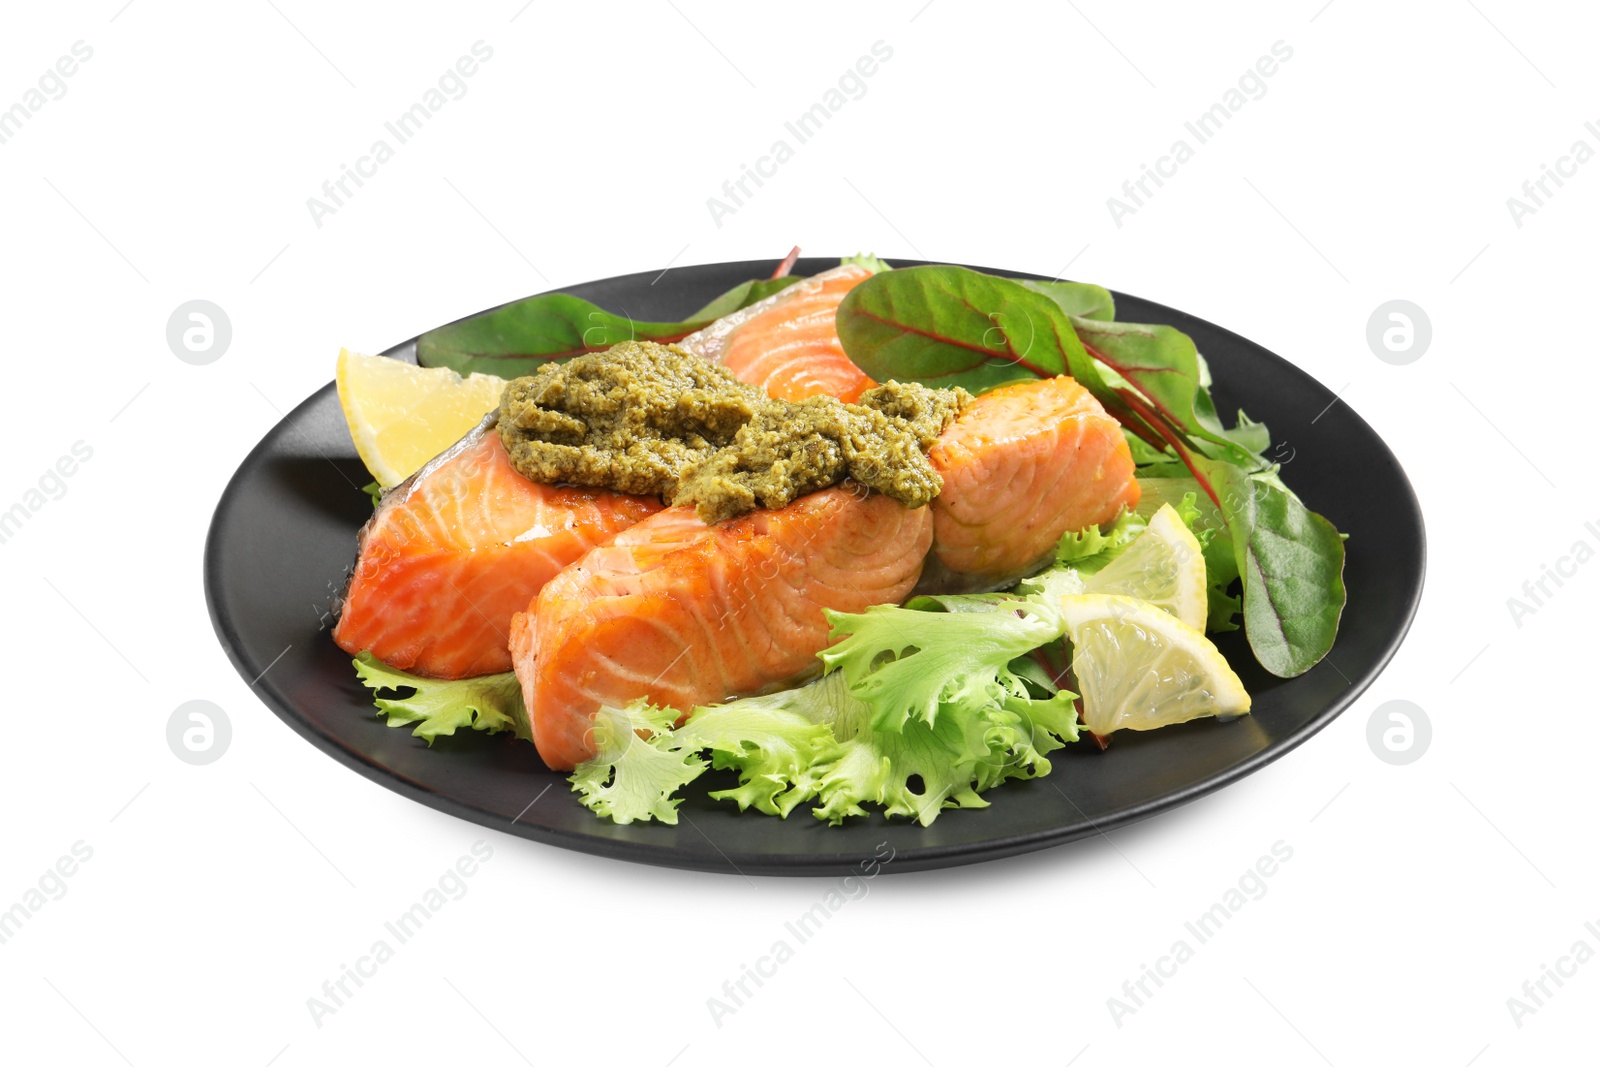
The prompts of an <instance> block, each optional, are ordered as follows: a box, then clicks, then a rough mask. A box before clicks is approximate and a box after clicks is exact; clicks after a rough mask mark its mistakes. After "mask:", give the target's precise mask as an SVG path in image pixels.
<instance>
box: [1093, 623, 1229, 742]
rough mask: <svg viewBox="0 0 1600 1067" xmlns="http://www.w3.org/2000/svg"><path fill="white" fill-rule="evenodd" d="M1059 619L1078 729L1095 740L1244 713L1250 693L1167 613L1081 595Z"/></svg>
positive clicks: (1213, 651)
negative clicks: (1078, 705)
mask: <svg viewBox="0 0 1600 1067" xmlns="http://www.w3.org/2000/svg"><path fill="white" fill-rule="evenodd" d="M1061 615H1062V619H1063V621H1064V622H1065V623H1066V628H1067V636H1068V637H1070V638H1071V640H1072V670H1073V674H1074V675H1075V676H1076V677H1077V687H1078V691H1079V692H1080V693H1081V694H1082V695H1083V718H1084V724H1085V725H1086V726H1088V728H1089V729H1090V730H1092V731H1094V732H1095V733H1097V734H1100V735H1102V736H1103V735H1105V734H1109V733H1112V732H1113V731H1116V730H1154V729H1157V728H1159V727H1162V726H1170V725H1172V724H1173V723H1180V722H1188V721H1189V720H1190V719H1199V718H1203V717H1205V716H1208V715H1222V716H1233V715H1242V714H1244V713H1245V712H1247V711H1249V710H1250V694H1249V693H1247V692H1245V689H1244V684H1243V683H1242V682H1240V681H1239V676H1238V675H1237V674H1235V673H1234V672H1233V668H1232V667H1229V666H1228V661H1227V660H1225V659H1223V657H1222V653H1221V652H1218V651H1217V647H1216V646H1215V645H1213V644H1212V643H1211V642H1210V641H1209V640H1207V639H1206V636H1205V634H1203V633H1201V632H1200V631H1199V630H1197V629H1196V628H1194V627H1192V626H1190V625H1188V624H1187V623H1184V622H1181V621H1179V620H1178V619H1176V618H1174V617H1173V616H1172V615H1171V614H1170V613H1169V612H1167V611H1165V610H1163V609H1161V608H1158V607H1156V606H1155V605H1153V604H1150V603H1148V602H1146V601H1143V600H1136V599H1134V598H1133V597H1129V596H1117V595H1114V594H1108V593H1081V594H1075V595H1068V596H1064V597H1062V598H1061Z"/></svg>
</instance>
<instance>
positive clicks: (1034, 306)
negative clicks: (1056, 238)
mask: <svg viewBox="0 0 1600 1067" xmlns="http://www.w3.org/2000/svg"><path fill="white" fill-rule="evenodd" d="M1062 284H1064V283H1038V282H1034V283H1029V282H1020V281H1014V280H1011V279H1008V278H999V277H994V276H992V275H987V274H980V273H978V272H977V271H972V270H968V269H966V268H964V267H951V266H921V267H909V268H906V269H902V270H896V271H890V272H887V273H883V274H877V275H874V276H873V277H871V278H869V279H867V280H866V281H864V282H862V283H861V284H860V285H858V286H856V287H855V288H854V289H852V290H851V291H850V293H849V294H848V295H847V296H846V297H845V299H844V303H843V304H841V305H840V308H839V316H838V329H839V338H840V340H841V341H842V342H843V344H844V349H845V352H846V353H847V354H848V355H849V356H850V358H851V359H852V360H854V361H855V363H856V364H857V365H858V366H860V367H861V369H862V370H864V371H865V372H866V373H867V374H869V375H871V376H872V377H874V378H877V379H879V380H880V381H881V380H887V379H891V378H894V379H898V380H901V381H905V380H912V381H920V382H923V383H924V384H929V385H964V386H966V387H967V388H968V389H970V390H972V391H973V392H978V391H981V390H983V389H986V388H992V387H993V386H996V385H999V384H1003V383H1005V382H1009V381H1016V380H1025V379H1027V378H1030V377H1036V376H1047V375H1054V374H1070V375H1071V376H1072V377H1073V378H1075V379H1076V380H1077V381H1078V382H1079V383H1080V384H1081V385H1083V386H1084V388H1086V389H1088V390H1089V391H1090V392H1091V393H1093V394H1094V396H1095V398H1096V399H1098V400H1099V401H1100V403H1101V404H1102V405H1103V406H1104V407H1105V409H1106V410H1107V411H1108V412H1109V413H1110V414H1112V415H1113V416H1115V417H1116V418H1117V419H1118V421H1120V422H1121V423H1122V424H1123V428H1124V432H1125V433H1126V434H1127V436H1128V438H1129V443H1130V446H1131V447H1132V448H1133V449H1134V455H1135V459H1136V461H1137V462H1138V463H1139V474H1140V476H1141V479H1142V478H1144V477H1162V478H1170V477H1186V478H1190V479H1192V480H1193V483H1194V485H1195V486H1196V487H1197V488H1198V490H1199V491H1200V492H1201V493H1203V494H1204V496H1205V497H1206V498H1208V499H1209V500H1210V502H1211V503H1212V504H1213V505H1214V506H1215V507H1216V508H1217V510H1218V512H1219V513H1220V516H1221V518H1222V523H1221V527H1220V529H1219V530H1218V532H1217V535H1216V537H1215V538H1214V540H1213V543H1214V544H1216V545H1217V548H1216V549H1215V552H1216V554H1218V555H1219V556H1220V555H1221V554H1223V553H1225V552H1231V554H1232V556H1233V566H1234V568H1235V570H1236V572H1237V574H1238V575H1239V576H1240V577H1242V579H1243V605H1242V610H1243V616H1244V623H1245V631H1246V635H1247V636H1248V638H1249V640H1250V647H1251V650H1252V651H1253V652H1254V653H1255V655H1256V658H1257V659H1258V660H1259V661H1260V662H1261V664H1262V666H1264V667H1266V668H1267V670H1269V671H1271V672H1272V673H1273V674H1276V675H1279V676H1280V677H1293V676H1295V675H1298V674H1303V673H1304V672H1306V671H1308V670H1310V669H1311V668H1312V667H1313V666H1314V665H1316V664H1317V663H1318V662H1319V661H1320V660H1321V659H1322V658H1323V657H1324V656H1326V655H1327V654H1328V650H1329V649H1330V648H1332V647H1333V641H1334V638H1335V636H1336V635H1337V633H1338V629H1339V616H1340V614H1341V613H1342V612H1343V610H1344V602H1345V588H1344V579H1343V574H1344V538H1343V537H1342V536H1341V535H1340V533H1339V532H1338V531H1337V530H1336V529H1335V528H1334V527H1333V524H1332V523H1330V522H1329V521H1328V520H1327V519H1325V518H1323V517H1322V516H1321V515H1318V514H1316V513H1315V512H1313V511H1310V510H1308V509H1307V508H1306V507H1305V505H1304V504H1302V503H1301V501H1300V499H1299V497H1297V496H1295V495H1294V493H1293V492H1292V491H1291V490H1290V489H1289V488H1288V486H1286V485H1285V484H1284V483H1283V480H1282V478H1281V477H1280V476H1279V470H1278V464H1276V463H1274V462H1272V461H1271V460H1270V459H1268V458H1267V455H1266V453H1267V450H1268V449H1269V448H1270V446H1271V438H1270V436H1269V434H1268V433H1267V429H1266V427H1265V426H1264V425H1262V424H1261V423H1259V422H1255V421H1254V420H1252V419H1250V418H1249V417H1248V416H1246V415H1245V414H1244V413H1243V412H1240V413H1239V418H1238V420H1237V423H1236V425H1234V426H1233V427H1231V428H1230V427H1224V426H1223V424H1222V420H1221V419H1220V418H1219V416H1218V414H1217V410H1216V404H1215V401H1214V400H1213V399H1212V396H1211V374H1210V370H1209V369H1208V368H1207V366H1206V363H1205V360H1204V359H1203V358H1202V357H1201V355H1200V353H1199V352H1198V351H1197V350H1196V349H1195V345H1194V342H1193V341H1192V340H1191V339H1190V338H1189V337H1188V336H1187V335H1186V334H1184V333H1182V332H1181V331H1179V330H1175V329H1172V328H1171V327H1169V326H1147V325H1139V324H1133V323H1122V322H1115V321H1112V320H1110V318H1109V313H1110V308H1109V306H1107V307H1105V308H1104V309H1100V308H1099V307H1094V308H1092V309H1091V310H1095V311H1103V313H1104V314H1105V315H1106V316H1107V317H1091V316H1090V315H1086V314H1083V313H1082V311H1083V310H1084V308H1083V306H1082V304H1081V303H1080V304H1078V305H1077V307H1076V309H1075V306H1074V301H1075V300H1077V301H1084V300H1085V297H1084V294H1083V293H1078V294H1077V296H1076V297H1074V296H1071V295H1065V294H1068V293H1070V292H1071V291H1070V290H1062V289H1061V288H1060V286H1061V285H1062ZM1209 555H1210V554H1209V553H1208V556H1209ZM1208 561H1209V560H1208ZM1225 589H1226V586H1223V590H1225ZM1213 605H1214V608H1215V610H1216V611H1217V612H1218V613H1225V612H1227V610H1228V604H1227V601H1226V598H1225V595H1222V594H1219V597H1218V599H1216V600H1214V602H1213Z"/></svg>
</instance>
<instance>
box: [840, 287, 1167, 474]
mask: <svg viewBox="0 0 1600 1067" xmlns="http://www.w3.org/2000/svg"><path fill="white" fill-rule="evenodd" d="M1042 284H1053V285H1068V286H1070V285H1072V283H1042ZM1086 288H1098V286H1095V287H1086ZM1101 292H1104V290H1101ZM1109 299H1110V294H1106V300H1108V301H1109ZM1062 300H1068V301H1069V302H1072V303H1075V304H1077V305H1080V306H1081V305H1084V304H1088V305H1089V306H1090V307H1091V309H1095V308H1096V307H1097V306H1098V305H1097V304H1096V301H1097V300H1098V298H1097V297H1096V296H1095V295H1094V294H1093V293H1089V292H1087V291H1080V292H1077V293H1076V294H1073V290H1070V289H1056V290H1053V291H1050V292H1046V291H1042V290H1040V289H1036V288H1029V287H1028V286H1026V285H1024V284H1023V283H1021V282H1018V281H1013V280H1011V279H1010V278H997V277H995V276H993V275H989V274H981V273H979V272H978V271H974V270H968V269H967V268H965V267H952V266H945V265H935V266H921V267H905V268H902V269H900V270H895V271H889V272H887V273H883V274H877V275H874V276H873V277H871V278H868V279H867V280H866V281H864V282H862V283H861V284H860V285H858V286H856V287H855V288H854V289H852V290H850V292H849V293H848V294H847V295H846V296H845V298H844V303H842V304H840V305H839V314H838V317H837V320H836V324H837V326H838V330H839V339H840V341H841V342H842V343H843V344H844V350H845V352H846V353H847V354H848V355H849V356H850V358H851V359H852V360H853V361H855V363H856V365H857V366H859V367H860V368H861V369H862V370H863V371H865V372H866V373H867V374H869V375H871V376H872V377H873V378H876V379H877V380H878V381H880V382H882V381H889V380H891V379H892V380H895V381H902V382H909V381H916V382H921V383H923V384H924V385H931V386H956V385H959V386H962V387H964V388H966V389H968V390H970V391H971V392H974V393H980V392H983V391H984V390H987V389H992V388H994V387H995V386H997V385H1004V384H1005V383H1006V382H1013V381H1025V380H1027V379H1029V378H1036V377H1049V376H1051V375H1055V374H1070V375H1071V376H1072V377H1074V378H1076V379H1077V380H1078V382H1079V383H1080V384H1081V385H1083V387H1084V388H1086V389H1088V390H1089V391H1090V392H1091V393H1093V394H1094V395H1095V396H1096V397H1097V398H1098V399H1099V400H1100V402H1101V403H1102V404H1103V405H1105V407H1106V410H1108V411H1110V412H1111V414H1113V415H1115V416H1116V417H1117V418H1118V419H1119V420H1121V421H1122V422H1123V423H1124V424H1128V425H1134V426H1135V428H1136V432H1141V436H1145V438H1146V439H1147V440H1149V441H1151V442H1152V443H1157V442H1160V441H1161V440H1162V439H1161V438H1159V437H1156V436H1155V435H1154V433H1153V431H1148V430H1143V428H1142V423H1139V422H1138V420H1137V418H1136V416H1135V415H1134V414H1133V412H1132V411H1131V410H1129V409H1128V407H1127V405H1126V404H1125V403H1124V402H1123V400H1122V398H1121V397H1119V396H1118V395H1117V394H1116V392H1114V391H1113V390H1112V389H1111V388H1110V386H1108V385H1107V384H1106V382H1105V381H1104V379H1103V377H1102V375H1101V373H1100V369H1099V368H1098V367H1097V366H1096V364H1095V362H1094V360H1093V359H1092V358H1091V357H1090V356H1089V353H1088V352H1087V351H1086V350H1085V349H1084V347H1083V345H1082V344H1081V343H1080V342H1079V340H1078V334H1077V331H1076V328H1075V325H1074V322H1073V320H1072V318H1071V316H1070V315H1068V313H1067V312H1066V311H1065V310H1063V306H1062V303H1061V302H1060V301H1062ZM1085 321H1095V320H1085Z"/></svg>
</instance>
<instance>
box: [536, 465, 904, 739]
mask: <svg viewBox="0 0 1600 1067" xmlns="http://www.w3.org/2000/svg"><path fill="white" fill-rule="evenodd" d="M932 536H933V518H932V515H931V514H930V513H929V510H928V508H927V507H920V508H915V509H908V508H906V507H904V506H903V505H901V504H899V503H897V502H895V501H893V500H891V499H889V498H888V497H886V496H883V495H882V494H879V493H869V492H867V491H865V490H863V489H862V488H861V487H860V486H857V485H855V484H854V483H849V482H846V483H844V484H843V485H839V486H835V487H833V488H830V489H824V490H822V491H820V492H817V493H812V494H810V495H808V496H804V497H801V498H800V499H799V500H796V501H795V502H794V503H792V504H790V505H788V506H787V507H784V508H779V509H777V510H773V511H754V512H750V513H748V514H746V515H742V516H740V517H738V518H735V519H730V520H728V521H726V522H722V523H718V524H716V525H715V526H707V525H706V524H705V523H703V522H701V521H700V520H699V519H698V518H696V517H695V513H694V510H693V509H692V508H686V507H674V508H668V509H666V510H665V511H661V512H658V513H657V514H655V515H652V516H651V517H649V518H647V519H645V520H644V521H643V522H640V523H639V524H638V525H636V526H633V527H630V528H629V529H627V530H624V531H623V532H622V533H620V534H618V535H617V536H616V537H615V538H614V539H613V540H612V541H611V543H610V544H607V545H603V546H601V547H599V548H595V549H592V550H590V551H589V552H588V553H587V554H586V555H585V556H584V557H583V558H582V559H580V560H578V561H577V562H576V563H574V564H573V565H572V566H570V567H568V568H567V569H566V570H564V571H562V572H561V573H560V574H559V575H557V576H556V577H555V578H553V579H552V580H551V581H550V582H549V583H547V584H546V585H545V587H544V588H543V589H542V590H540V592H539V595H538V597H537V598H536V599H535V600H534V602H533V603H532V604H531V605H528V606H527V608H528V610H527V613H526V614H521V615H517V616H516V617H515V618H514V619H513V620H512V622H511V654H512V659H513V661H514V662H515V664H516V672H517V678H518V679H519V681H520V682H521V683H522V694H523V700H524V702H525V703H526V705H527V708H528V718H529V722H530V725H531V727H532V733H533V740H534V744H536V745H537V746H538V748H539V755H540V756H541V757H542V758H543V759H544V762H545V763H546V764H548V765H549V766H550V767H551V768H552V769H555V770H568V769H571V768H572V767H574V766H576V765H577V764H578V763H581V762H583V761H584V760H585V759H588V758H589V757H590V756H592V755H594V752H595V749H594V744H593V737H592V725H593V720H594V716H595V713H596V711H598V710H599V708H600V706H601V705H608V706H612V707H621V706H623V705H625V704H627V703H629V702H630V701H633V700H635V699H637V698H639V697H645V698H647V699H649V700H650V701H651V702H653V703H655V704H656V705H658V706H665V707H672V708H676V709H677V710H678V711H680V712H682V713H684V714H687V713H688V712H689V711H690V710H691V709H693V708H694V707H695V706H696V705H703V704H712V703H717V702H719V701H723V700H727V699H729V698H732V697H737V696H744V695H749V694H753V693H760V692H767V691H771V690H774V689H780V688H783V687H784V686H786V685H790V684H793V683H795V682H798V681H801V680H803V679H805V678H806V677H808V676H809V675H811V674H813V673H815V672H816V671H817V670H819V669H820V664H819V663H818V661H817V653H818V652H820V651H822V650H823V649H824V648H826V647H827V645H828V643H829V640H828V629H829V626H828V622H827V620H826V619H825V618H824V616H823V609H824V608H831V609H833V610H835V611H843V612H859V611H864V610H865V609H866V608H868V607H870V606H872V605H874V604H893V603H899V602H900V601H901V600H902V599H903V598H904V597H905V596H906V595H907V594H908V593H910V592H911V589H912V587H913V586H915V585H916V583H917V578H918V576H919V575H920V574H921V572H922V562H923V559H924V557H925V556H926V555H927V552H928V547H929V545H930V543H931V540H932Z"/></svg>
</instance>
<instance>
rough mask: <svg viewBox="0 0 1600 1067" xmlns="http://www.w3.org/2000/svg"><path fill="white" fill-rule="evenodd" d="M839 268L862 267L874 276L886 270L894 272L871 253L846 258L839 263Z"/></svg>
mask: <svg viewBox="0 0 1600 1067" xmlns="http://www.w3.org/2000/svg"><path fill="white" fill-rule="evenodd" d="M839 266H841V267H849V266H856V267H861V268H862V269H864V270H868V271H871V272H872V273H873V274H882V273H883V272H884V271H886V270H894V268H893V267H891V266H889V264H887V263H885V262H884V261H883V260H881V259H879V258H878V257H877V256H875V255H873V254H872V253H871V252H868V253H866V254H864V255H858V256H845V257H844V258H843V259H841V260H840V261H839Z"/></svg>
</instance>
